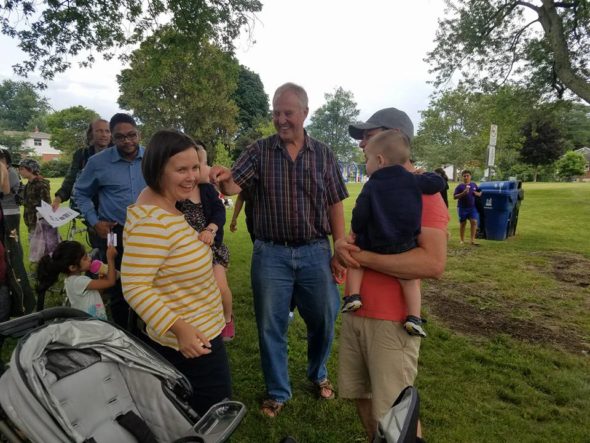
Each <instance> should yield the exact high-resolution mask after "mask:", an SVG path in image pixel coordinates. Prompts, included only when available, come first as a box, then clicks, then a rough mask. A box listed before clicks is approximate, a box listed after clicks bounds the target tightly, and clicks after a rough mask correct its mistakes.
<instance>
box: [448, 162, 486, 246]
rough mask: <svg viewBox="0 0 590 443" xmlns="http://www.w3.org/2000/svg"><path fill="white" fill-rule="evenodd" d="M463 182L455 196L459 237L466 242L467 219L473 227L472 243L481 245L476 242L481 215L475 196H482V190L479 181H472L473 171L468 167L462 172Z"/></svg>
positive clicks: (457, 188) (462, 241)
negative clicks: (478, 211)
mask: <svg viewBox="0 0 590 443" xmlns="http://www.w3.org/2000/svg"><path fill="white" fill-rule="evenodd" d="M461 176H462V177H463V183H461V184H459V185H457V187H456V188H455V192H453V198H454V199H455V200H457V213H458V215H459V237H461V244H463V243H464V242H465V225H466V224H467V220H469V224H470V227H471V244H472V245H474V246H479V244H478V243H476V242H475V232H476V230H477V220H478V218H479V215H478V213H477V207H476V206H475V197H480V196H481V191H480V189H479V187H478V186H477V183H474V182H472V181H471V171H468V170H467V169H466V170H465V171H463V172H462V173H461Z"/></svg>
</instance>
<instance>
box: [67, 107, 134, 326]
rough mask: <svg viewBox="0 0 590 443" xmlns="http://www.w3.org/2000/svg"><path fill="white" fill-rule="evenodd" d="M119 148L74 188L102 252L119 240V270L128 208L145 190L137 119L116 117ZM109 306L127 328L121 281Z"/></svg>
mask: <svg viewBox="0 0 590 443" xmlns="http://www.w3.org/2000/svg"><path fill="white" fill-rule="evenodd" d="M109 128H110V131H111V134H112V137H113V142H114V144H115V146H113V147H110V148H108V149H105V150H104V151H102V152H100V153H98V154H96V155H94V156H92V157H90V158H89V159H88V163H87V164H86V166H85V167H84V169H83V171H82V173H81V174H80V177H78V180H76V184H75V185H74V198H75V200H76V203H77V204H78V207H79V208H80V212H81V213H82V216H83V217H84V219H85V220H86V221H87V222H88V224H89V225H90V226H93V227H94V229H95V230H96V233H97V234H98V236H99V242H100V246H99V250H100V252H101V254H102V257H103V258H104V257H106V249H107V236H108V235H109V233H113V234H114V235H115V237H116V247H117V252H118V254H117V258H116V261H115V265H116V268H117V269H118V270H120V268H121V258H122V257H123V241H122V233H123V226H124V225H125V219H126V216H127V206H129V205H131V204H133V203H135V200H137V197H138V196H139V193H140V192H141V191H142V190H143V188H145V186H146V184H145V180H144V178H143V174H142V171H141V159H142V158H143V153H144V148H143V147H142V146H140V145H139V136H140V135H139V130H138V129H137V124H136V123H135V120H134V119H133V117H131V116H130V115H128V114H122V113H120V114H115V115H114V116H113V117H112V118H111V121H110V122H109ZM96 196H98V200H99V201H100V205H99V207H98V210H97V209H96V208H95V206H94V203H93V199H94V198H95V197H96ZM108 292H109V296H110V300H109V305H110V309H111V315H112V317H113V321H114V322H115V323H117V324H118V325H119V326H121V327H123V328H127V322H128V319H129V305H128V304H127V302H126V301H125V299H124V298H123V292H122V290H121V281H120V280H118V281H117V284H116V285H115V286H114V287H113V288H112V289H110V290H109V291H108Z"/></svg>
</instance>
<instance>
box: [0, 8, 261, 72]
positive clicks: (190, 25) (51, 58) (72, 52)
mask: <svg viewBox="0 0 590 443" xmlns="http://www.w3.org/2000/svg"><path fill="white" fill-rule="evenodd" d="M261 9H262V3H261V2H260V1H259V0H215V1H213V0H127V1H124V2H120V1H115V0H93V1H83V2H81V1H77V2H75V3H71V2H60V1H50V0H42V1H39V2H33V1H31V0H10V1H5V2H3V3H2V8H0V30H1V32H2V34H4V35H7V36H9V37H11V38H15V39H17V40H18V41H19V42H20V43H19V46H20V48H21V49H22V50H23V51H24V52H25V53H26V54H27V56H28V59H27V60H25V61H24V62H23V63H21V64H18V65H16V66H15V67H14V69H15V72H16V73H17V74H19V75H22V76H25V77H26V76H27V75H28V74H29V73H31V72H33V71H36V70H39V71H40V74H41V77H42V78H43V79H45V80H50V79H52V78H53V76H54V75H55V74H56V73H59V72H63V71H65V70H66V69H68V68H69V67H70V65H71V60H72V59H75V58H76V56H83V58H82V60H81V62H80V64H81V65H83V66H89V65H91V64H92V63H93V62H94V60H95V56H96V54H99V53H100V54H103V55H104V57H105V58H107V59H109V58H112V57H113V56H114V54H115V51H116V50H120V49H121V48H127V47H130V46H134V45H137V44H138V43H141V42H143V41H144V40H145V39H146V37H147V36H150V35H152V34H154V33H157V32H158V31H159V30H161V29H162V28H165V27H167V26H168V25H169V26H170V27H172V28H173V29H176V30H177V31H178V32H179V33H181V34H184V35H186V36H187V37H189V38H190V39H191V40H192V42H193V44H196V45H200V44H201V43H202V42H205V41H213V42H215V43H216V44H219V45H222V46H223V47H225V48H227V49H231V48H232V41H233V40H234V39H235V38H236V37H237V36H238V35H239V33H240V30H241V29H242V28H244V27H246V28H247V29H250V26H251V25H252V23H253V21H254V20H255V16H254V14H255V13H256V12H259V11H260V10H261Z"/></svg>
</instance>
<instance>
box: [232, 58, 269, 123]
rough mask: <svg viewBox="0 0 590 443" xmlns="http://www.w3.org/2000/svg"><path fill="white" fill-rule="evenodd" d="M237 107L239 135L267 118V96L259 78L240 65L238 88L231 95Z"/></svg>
mask: <svg viewBox="0 0 590 443" xmlns="http://www.w3.org/2000/svg"><path fill="white" fill-rule="evenodd" d="M233 99H234V101H235V102H236V105H238V109H239V111H238V127H239V133H240V134H241V133H242V132H244V131H247V130H249V129H252V128H254V127H255V126H256V125H257V124H258V123H259V121H260V120H261V119H263V118H266V117H268V114H269V108H268V95H266V92H264V85H263V84H262V80H260V76H259V75H258V74H256V73H255V72H253V71H251V70H250V69H248V68H247V67H245V66H243V65H240V71H239V73H238V87H237V89H236V92H235V93H234V94H233Z"/></svg>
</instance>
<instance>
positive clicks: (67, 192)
mask: <svg viewBox="0 0 590 443" xmlns="http://www.w3.org/2000/svg"><path fill="white" fill-rule="evenodd" d="M83 155H84V153H83V149H78V150H77V151H76V152H74V156H73V158H72V163H70V167H69V168H68V172H67V173H66V176H65V178H64V181H63V183H62V184H61V188H59V189H58V190H57V192H56V193H55V199H54V200H53V204H52V206H53V205H54V204H55V203H56V199H59V203H57V206H59V204H60V203H63V202H65V201H68V200H69V199H70V197H71V196H72V190H73V188H74V183H75V182H76V177H77V176H78V172H79V171H80V166H81V157H83ZM57 206H54V209H57Z"/></svg>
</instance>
